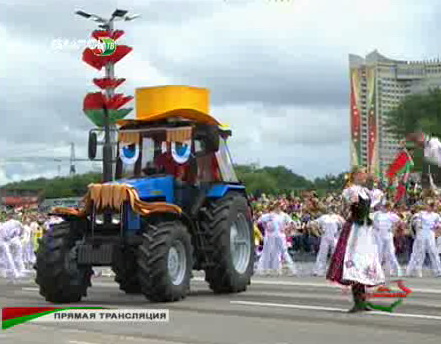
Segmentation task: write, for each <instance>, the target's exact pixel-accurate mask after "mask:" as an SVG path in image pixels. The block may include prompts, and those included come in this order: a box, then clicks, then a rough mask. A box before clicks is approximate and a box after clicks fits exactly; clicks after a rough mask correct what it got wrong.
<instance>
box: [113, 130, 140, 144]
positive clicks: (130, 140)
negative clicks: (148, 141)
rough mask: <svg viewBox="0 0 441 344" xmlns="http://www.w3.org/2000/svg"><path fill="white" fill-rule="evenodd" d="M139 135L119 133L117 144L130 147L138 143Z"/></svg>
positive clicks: (136, 133) (137, 133)
mask: <svg viewBox="0 0 441 344" xmlns="http://www.w3.org/2000/svg"><path fill="white" fill-rule="evenodd" d="M139 138H140V133H139V132H123V131H121V132H119V138H118V140H119V142H121V143H122V144H124V145H127V146H130V145H134V144H138V143H139Z"/></svg>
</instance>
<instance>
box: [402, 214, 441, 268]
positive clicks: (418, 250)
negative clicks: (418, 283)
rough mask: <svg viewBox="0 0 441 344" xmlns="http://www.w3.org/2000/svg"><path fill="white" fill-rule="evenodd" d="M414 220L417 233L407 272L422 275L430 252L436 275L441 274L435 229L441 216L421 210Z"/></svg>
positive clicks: (440, 261)
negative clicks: (425, 260)
mask: <svg viewBox="0 0 441 344" xmlns="http://www.w3.org/2000/svg"><path fill="white" fill-rule="evenodd" d="M414 221H415V228H416V230H417V233H416V237H415V240H414V243H413V248H412V255H411V256H410V261H409V265H408V266H407V271H406V274H407V275H408V276H415V275H416V276H418V277H422V269H423V264H424V259H425V257H426V253H428V254H429V258H430V262H431V264H432V270H433V273H434V275H435V276H441V260H440V257H439V254H438V250H437V247H436V241H435V231H436V230H437V229H438V227H439V226H440V224H441V216H440V215H439V214H437V213H435V212H431V211H430V212H429V211H421V212H419V213H417V214H416V215H415V217H414Z"/></svg>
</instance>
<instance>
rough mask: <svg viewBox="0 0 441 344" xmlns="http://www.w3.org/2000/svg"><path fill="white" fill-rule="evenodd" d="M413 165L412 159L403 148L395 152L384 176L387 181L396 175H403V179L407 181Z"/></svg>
mask: <svg viewBox="0 0 441 344" xmlns="http://www.w3.org/2000/svg"><path fill="white" fill-rule="evenodd" d="M413 166H414V163H413V159H412V157H411V156H410V154H409V152H408V151H407V149H405V148H404V149H403V150H401V151H400V152H399V153H398V154H397V156H396V157H395V160H394V161H393V162H392V164H390V166H389V168H388V170H387V172H386V176H387V178H388V179H389V181H392V180H394V179H395V177H396V176H399V175H403V179H404V180H405V181H407V179H408V177H409V174H410V171H411V170H412V168H413Z"/></svg>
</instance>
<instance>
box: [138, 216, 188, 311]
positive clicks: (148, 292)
mask: <svg viewBox="0 0 441 344" xmlns="http://www.w3.org/2000/svg"><path fill="white" fill-rule="evenodd" d="M142 238H143V242H142V244H141V245H140V246H139V249H138V250H139V251H138V278H139V282H140V286H141V290H142V293H143V294H144V295H145V296H146V297H147V298H148V299H149V300H150V301H153V302H172V301H178V300H180V299H183V298H185V297H186V296H187V293H188V291H189V289H190V279H191V270H192V267H193V259H192V257H193V247H192V245H191V237H190V234H189V233H188V231H187V228H186V227H185V225H184V224H183V223H182V222H180V221H174V220H166V221H161V220H158V221H156V222H155V223H153V224H149V225H147V226H146V228H145V230H144V232H143V234H142Z"/></svg>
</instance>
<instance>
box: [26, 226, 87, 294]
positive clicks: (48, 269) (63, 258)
mask: <svg viewBox="0 0 441 344" xmlns="http://www.w3.org/2000/svg"><path fill="white" fill-rule="evenodd" d="M83 225H84V226H87V223H86V222H84V221H66V222H62V223H59V224H54V225H53V227H52V228H51V229H50V230H49V231H48V232H47V233H46V234H45V235H44V236H43V238H42V240H41V241H40V244H39V247H38V251H37V262H36V264H35V269H36V270H37V277H36V279H35V282H36V283H37V284H38V285H39V287H40V294H41V295H42V296H44V297H45V299H46V301H49V302H52V303H71V302H79V301H80V300H81V298H82V297H83V296H87V288H88V287H90V286H91V285H92V284H91V277H92V274H93V270H92V267H91V266H88V265H78V263H77V260H76V256H77V241H78V240H81V237H82V234H81V233H82V229H83V228H81V227H82V226H83Z"/></svg>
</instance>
